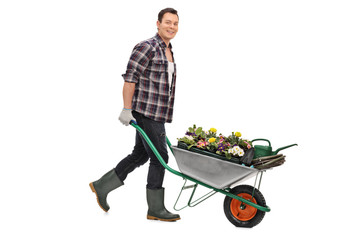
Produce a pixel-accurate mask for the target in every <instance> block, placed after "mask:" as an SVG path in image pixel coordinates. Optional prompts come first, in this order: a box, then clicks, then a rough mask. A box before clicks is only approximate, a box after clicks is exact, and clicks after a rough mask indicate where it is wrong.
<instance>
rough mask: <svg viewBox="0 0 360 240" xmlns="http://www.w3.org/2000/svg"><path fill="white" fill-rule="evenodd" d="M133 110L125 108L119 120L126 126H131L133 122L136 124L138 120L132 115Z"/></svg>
mask: <svg viewBox="0 0 360 240" xmlns="http://www.w3.org/2000/svg"><path fill="white" fill-rule="evenodd" d="M131 111H132V110H131V109H126V108H123V110H122V111H121V113H120V116H119V120H120V122H121V123H122V124H124V125H125V126H129V124H130V122H131V120H133V121H134V122H135V123H136V119H135V118H134V116H133V115H132V113H131Z"/></svg>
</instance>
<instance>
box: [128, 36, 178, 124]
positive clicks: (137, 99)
mask: <svg viewBox="0 0 360 240" xmlns="http://www.w3.org/2000/svg"><path fill="white" fill-rule="evenodd" d="M169 48H170V50H171V48H172V46H171V44H169ZM165 50H166V44H165V42H164V41H163V40H162V39H161V37H160V36H159V35H158V34H156V35H155V36H154V37H152V38H150V39H148V40H145V41H142V42H140V43H139V44H137V45H136V46H135V47H134V49H133V51H132V54H131V56H130V60H129V63H128V65H127V70H126V73H125V74H123V75H122V76H123V78H124V80H125V81H126V82H129V83H136V85H135V92H134V96H133V99H132V110H135V111H137V112H139V113H141V114H143V115H144V116H146V117H148V118H151V119H153V120H155V121H159V122H168V123H170V122H171V121H172V116H173V106H174V99H175V82H176V65H175V64H174V68H175V70H174V74H173V77H172V78H170V79H172V81H171V82H169V77H168V60H167V58H166V56H165ZM171 53H172V51H171Z"/></svg>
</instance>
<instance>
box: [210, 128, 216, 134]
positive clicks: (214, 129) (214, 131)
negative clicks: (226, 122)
mask: <svg viewBox="0 0 360 240" xmlns="http://www.w3.org/2000/svg"><path fill="white" fill-rule="evenodd" d="M209 131H210V132H213V133H216V132H217V130H216V128H210V130H209Z"/></svg>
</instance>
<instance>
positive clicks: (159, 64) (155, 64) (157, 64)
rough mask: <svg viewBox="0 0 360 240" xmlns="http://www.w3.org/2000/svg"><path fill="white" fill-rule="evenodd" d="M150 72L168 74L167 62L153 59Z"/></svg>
mask: <svg viewBox="0 0 360 240" xmlns="http://www.w3.org/2000/svg"><path fill="white" fill-rule="evenodd" d="M150 70H151V71H153V72H166V63H165V61H164V60H161V59H153V60H152V65H151V69H150Z"/></svg>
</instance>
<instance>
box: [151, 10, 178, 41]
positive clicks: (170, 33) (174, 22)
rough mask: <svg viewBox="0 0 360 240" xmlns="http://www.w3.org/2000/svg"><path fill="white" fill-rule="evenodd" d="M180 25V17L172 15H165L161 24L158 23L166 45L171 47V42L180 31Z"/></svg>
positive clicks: (159, 31)
mask: <svg viewBox="0 0 360 240" xmlns="http://www.w3.org/2000/svg"><path fill="white" fill-rule="evenodd" d="M178 24H179V18H178V16H177V15H176V14H172V13H165V14H164V16H163V18H162V20H161V22H159V21H157V22H156V25H157V28H158V33H159V35H160V37H161V38H162V39H163V40H164V42H165V43H166V45H169V42H170V40H171V39H173V38H174V37H175V35H176V33H177V31H178Z"/></svg>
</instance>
